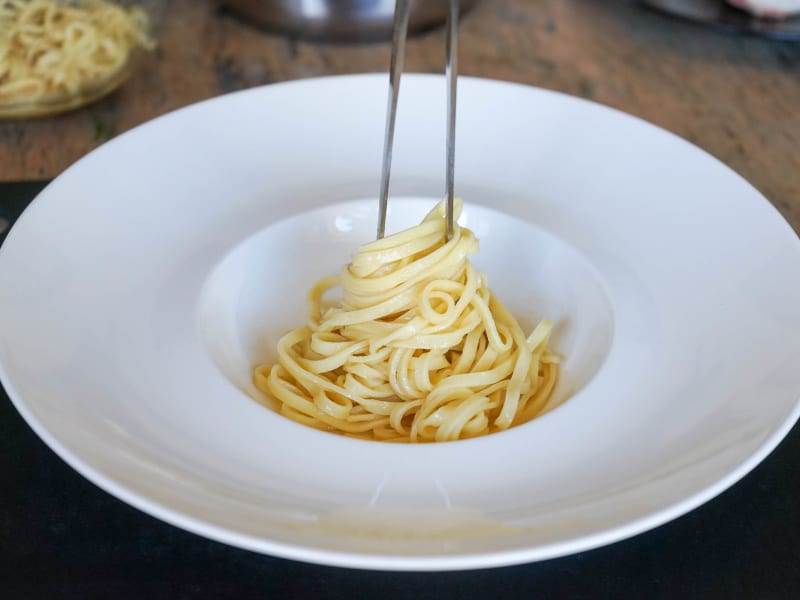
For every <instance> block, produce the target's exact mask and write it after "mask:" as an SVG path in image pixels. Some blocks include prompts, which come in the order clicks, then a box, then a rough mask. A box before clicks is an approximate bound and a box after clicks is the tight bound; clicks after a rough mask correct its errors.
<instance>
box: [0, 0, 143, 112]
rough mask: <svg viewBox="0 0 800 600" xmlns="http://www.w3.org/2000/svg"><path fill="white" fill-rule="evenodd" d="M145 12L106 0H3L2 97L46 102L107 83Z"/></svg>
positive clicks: (133, 43) (137, 41) (133, 44)
mask: <svg viewBox="0 0 800 600" xmlns="http://www.w3.org/2000/svg"><path fill="white" fill-rule="evenodd" d="M147 29H148V22H147V15H146V13H145V12H144V11H143V10H142V9H141V8H139V7H131V8H129V9H125V8H122V7H120V6H117V5H116V4H113V3H111V2H107V1H105V0H64V1H59V0H0V102H6V103H7V102H46V101H50V100H54V99H59V98H63V97H65V96H73V95H76V94H79V93H81V92H83V91H84V90H87V89H91V88H95V87H98V86H101V85H103V84H104V83H105V82H107V81H108V80H110V79H111V78H113V77H114V76H116V75H118V74H119V73H120V72H121V71H122V69H123V68H124V67H125V65H126V64H127V62H128V59H129V57H130V54H131V52H132V51H133V50H134V49H135V48H137V47H142V48H148V49H150V48H153V47H154V42H153V40H152V39H151V38H150V37H149V35H148V33H147Z"/></svg>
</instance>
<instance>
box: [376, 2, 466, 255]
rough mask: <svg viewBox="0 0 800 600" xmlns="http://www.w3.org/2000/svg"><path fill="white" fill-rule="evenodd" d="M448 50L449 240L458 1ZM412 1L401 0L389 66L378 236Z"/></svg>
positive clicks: (450, 16)
mask: <svg viewBox="0 0 800 600" xmlns="http://www.w3.org/2000/svg"><path fill="white" fill-rule="evenodd" d="M448 1H449V7H448V12H447V24H446V28H447V50H446V56H445V78H446V80H447V144H446V152H447V156H446V161H445V164H446V169H445V181H446V198H447V214H446V222H447V226H446V231H447V240H448V241H449V240H451V239H452V237H453V231H454V223H453V212H454V204H455V191H454V188H455V152H456V144H455V141H456V92H457V79H458V3H459V0H448ZM409 8H410V6H409V0H397V3H396V4H395V12H394V24H393V30H392V55H391V62H390V65H389V100H388V106H387V109H386V129H385V133H384V140H383V167H382V169H381V190H380V197H379V204H378V239H380V238H382V237H383V236H384V235H385V233H386V211H387V207H388V203H389V178H390V175H391V170H392V146H393V144H394V124H395V119H396V115H397V98H398V96H399V95H400V76H401V75H402V73H403V60H404V58H405V47H406V37H407V33H408V16H409Z"/></svg>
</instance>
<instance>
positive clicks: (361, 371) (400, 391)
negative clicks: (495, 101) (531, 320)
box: [253, 201, 558, 442]
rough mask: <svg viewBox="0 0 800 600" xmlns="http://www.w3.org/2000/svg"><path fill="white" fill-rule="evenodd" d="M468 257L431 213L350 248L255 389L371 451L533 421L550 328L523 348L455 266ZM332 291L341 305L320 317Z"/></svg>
mask: <svg viewBox="0 0 800 600" xmlns="http://www.w3.org/2000/svg"><path fill="white" fill-rule="evenodd" d="M460 210H461V203H460V201H458V203H457V212H459V213H460ZM477 250H478V242H477V240H476V239H475V236H474V235H473V233H472V232H471V231H470V230H468V229H466V228H462V227H459V226H456V227H455V232H454V234H453V236H452V239H451V240H450V241H447V240H446V238H445V216H444V205H443V203H439V204H438V205H437V206H436V208H435V209H434V210H433V211H431V213H430V214H428V216H427V217H426V218H425V220H424V221H423V222H422V223H421V224H420V225H417V226H415V227H412V228H410V229H408V230H406V231H402V232H400V233H397V234H394V235H391V236H389V237H386V238H383V239H380V240H377V241H375V242H371V243H369V244H366V245H364V246H362V247H361V249H360V250H359V252H358V253H357V254H356V255H355V256H354V257H353V260H352V262H351V263H350V264H349V265H348V266H347V267H346V268H345V269H344V270H343V272H342V273H341V275H340V276H338V277H331V278H327V279H323V280H322V281H320V282H319V283H317V284H316V285H315V286H314V288H312V290H311V292H310V294H309V298H310V302H311V315H310V320H309V323H308V324H307V325H306V326H305V327H301V328H299V329H295V330H293V331H291V332H289V333H288V334H286V335H285V336H283V337H282V338H281V340H280V341H279V343H278V364H276V365H274V366H273V365H260V366H257V367H256V368H255V370H254V376H253V379H254V383H255V385H256V387H257V388H258V389H259V390H261V391H262V392H264V393H266V394H267V395H268V396H270V397H271V398H274V399H275V400H277V401H278V402H279V404H280V411H281V413H282V414H284V415H285V416H287V417H289V418H291V419H293V420H295V421H298V422H300V423H304V424H306V425H310V426H312V427H316V428H318V429H323V430H328V431H333V432H339V433H343V434H346V435H350V436H356V437H360V438H366V439H374V440H384V441H407V442H428V441H450V440H457V439H463V438H470V437H475V436H479V435H484V434H487V433H492V432H494V431H499V430H503V429H507V428H509V427H511V426H513V425H517V424H519V423H523V422H525V421H528V420H530V419H532V418H534V417H536V416H537V415H539V414H540V413H541V412H542V411H543V410H544V409H545V408H546V406H547V403H548V400H549V398H550V395H551V393H552V391H553V388H554V386H555V383H556V380H557V377H558V357H557V356H556V355H554V354H553V353H551V352H550V351H549V350H548V348H547V343H548V339H549V336H550V331H551V327H552V326H551V323H550V322H548V321H541V322H540V323H539V324H538V325H537V326H536V327H535V329H534V330H533V333H531V334H530V336H529V337H527V338H526V336H525V334H524V333H523V331H522V329H521V327H520V325H519V324H518V323H517V321H516V319H514V317H513V316H512V315H511V314H509V312H508V310H506V308H505V307H504V306H503V305H502V304H501V303H500V301H499V300H498V299H497V298H496V297H495V296H494V295H493V294H492V293H491V291H490V290H489V288H488V287H487V285H486V280H485V278H484V276H483V275H482V274H481V273H479V272H478V271H477V270H476V269H475V268H474V267H473V266H472V264H471V263H470V261H469V260H468V259H467V255H468V254H471V253H474V252H477ZM336 285H340V286H341V287H342V291H343V298H342V301H341V302H340V303H337V304H335V305H333V306H329V307H324V306H323V300H322V296H323V294H324V293H325V291H326V290H328V289H330V288H332V287H335V286H336Z"/></svg>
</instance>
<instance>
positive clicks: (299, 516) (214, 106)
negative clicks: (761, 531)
mask: <svg viewBox="0 0 800 600" xmlns="http://www.w3.org/2000/svg"><path fill="white" fill-rule="evenodd" d="M445 93H446V88H445V82H444V79H443V78H442V77H439V76H433V75H408V76H406V77H405V78H404V80H403V91H402V94H401V98H400V104H399V108H398V114H397V129H396V137H395V147H394V159H393V171H392V187H391V195H390V199H389V214H388V222H387V235H386V237H384V238H382V239H380V240H376V239H375V226H376V224H377V213H378V211H377V209H378V206H377V190H378V179H379V173H380V166H381V163H380V160H381V148H382V142H383V125H384V110H385V106H386V105H385V100H386V98H385V94H386V77H385V76H384V75H357V76H343V77H331V78H322V79H309V80H304V81H297V82H290V83H282V84H276V85H270V86H265V87H262V88H256V89H253V90H248V91H244V92H239V93H235V94H231V95H227V96H223V97H221V98H218V99H214V100H209V101H206V102H202V103H199V104H196V105H193V106H190V107H187V108H184V109H182V110H179V111H176V112H173V113H171V114H169V115H166V116H164V117H161V118H159V119H156V120H155V121H152V122H150V123H146V124H144V125H142V126H140V127H137V128H135V129H133V130H131V131H130V132H127V133H125V134H124V135H121V136H119V137H118V138H116V139H115V140H113V141H111V142H109V143H108V144H105V145H103V146H102V147H100V148H99V149H97V150H96V151H94V152H92V153H91V154H89V155H87V156H86V157H85V158H83V159H82V160H80V161H79V162H78V163H76V164H75V165H73V166H72V167H71V168H70V169H68V170H67V171H66V172H64V173H63V174H62V175H61V176H60V177H58V178H57V179H56V180H54V181H53V182H52V183H51V184H50V185H49V186H48V187H47V188H45V190H44V191H43V192H42V193H41V194H40V195H39V196H38V197H37V198H36V199H35V200H34V201H33V202H32V203H31V205H30V206H29V207H28V208H27V209H26V211H25V212H24V213H23V215H22V216H21V217H20V218H19V220H18V221H17V222H16V223H15V225H14V227H13V228H12V230H11V231H10V232H9V234H8V237H7V239H6V241H5V243H4V245H3V246H2V247H1V248H0V378H2V382H3V385H4V387H5V388H6V390H7V391H8V394H9V396H10V397H11V399H12V400H13V402H14V404H15V406H16V407H17V409H18V410H19V412H20V413H21V414H22V416H23V417H24V418H25V419H26V421H27V422H28V423H29V424H30V426H31V427H32V428H33V429H34V431H36V433H37V434H38V435H39V436H40V437H41V438H42V439H43V440H44V441H45V442H46V443H47V444H48V445H49V446H50V447H51V448H52V449H53V450H54V451H55V452H56V453H58V454H59V455H60V456H61V457H62V458H63V459H64V460H65V461H66V462H67V463H69V464H70V465H71V466H72V467H73V468H75V469H76V470H77V471H78V472H80V473H81V474H82V475H83V476H85V477H86V478H88V479H89V480H91V481H92V482H94V483H95V484H96V485H98V486H100V487H101V488H103V489H105V490H107V491H108V492H109V493H111V494H113V495H115V496H117V497H118V498H121V499H122V500H124V501H125V502H127V503H129V504H131V505H132V506H135V507H137V508H139V509H140V510H143V511H145V512H147V513H149V514H151V515H154V516H156V517H158V518H160V519H162V520H164V521H166V522H168V523H172V524H174V525H176V526H179V527H182V528H185V529H187V530H190V531H193V532H195V533H198V534H200V535H203V536H206V537H209V538H211V539H215V540H219V541H221V542H224V543H227V544H231V545H234V546H238V547H242V548H247V549H250V550H253V551H257V552H263V553H266V554H271V555H276V556H282V557H287V558H292V559H297V560H303V561H310V562H317V563H322V564H328V565H339V566H347V567H359V568H372V569H394V570H446V569H467V568H483V567H492V566H500V565H510V564H518V563H523V562H531V561H536V560H543V559H547V558H553V557H557V556H562V555H565V554H570V553H574V552H578V551H582V550H586V549H590V548H594V547H597V546H601V545H604V544H609V543H611V542H614V541H616V540H620V539H623V538H627V537H630V536H633V535H636V534H639V533H642V532H645V531H647V530H648V529H651V528H653V527H656V526H658V525H660V524H662V523H665V522H667V521H669V520H671V519H675V518H677V517H679V516H681V515H682V514H684V513H686V512H687V511H690V510H692V509H694V508H695V507H697V506H699V505H700V504H702V503H703V502H705V501H707V500H709V499H710V498H712V497H714V496H716V495H717V494H719V493H721V492H722V491H724V490H725V489H727V488H728V487H729V486H731V485H733V484H735V483H736V482H737V481H738V480H739V479H740V478H741V477H742V476H744V475H745V474H746V473H747V472H749V471H750V470H751V469H752V468H754V467H755V466H756V465H757V464H758V463H759V462H760V461H761V460H762V459H763V458H764V457H765V456H766V455H767V454H768V453H769V452H771V451H772V449H773V448H774V447H775V446H776V445H777V444H778V443H779V442H780V440H781V439H782V438H783V437H784V436H785V435H786V433H787V432H788V431H789V430H790V428H791V427H792V426H793V425H794V423H795V421H796V420H797V417H798V411H799V410H800V409H799V408H798V400H799V399H800V371H798V369H797V368H796V366H797V364H798V362H799V361H800V338H799V337H798V336H796V335H791V334H789V333H787V332H796V331H800V277H798V273H800V240H798V237H797V235H796V234H795V233H794V232H793V231H792V229H791V227H790V226H789V225H788V224H787V223H786V222H785V221H784V220H783V218H782V217H781V216H780V215H779V214H778V212H777V211H776V210H775V209H774V208H773V207H772V206H771V204H770V203H769V202H768V201H767V200H766V199H765V198H764V197H763V196H762V195H761V194H760V193H759V192H758V191H756V190H755V189H754V188H753V187H752V186H750V185H749V184H748V183H747V182H746V181H744V180H743V179H742V178H741V177H740V176H738V175H737V174H736V173H734V172H733V171H731V170H730V169H729V168H728V167H726V166H725V165H723V164H722V163H720V162H719V161H717V160H716V159H714V158H713V157H711V156H709V155H708V154H706V153H705V152H703V151H702V150H700V149H698V148H696V147H695V146H692V145H691V144H689V143H688V142H686V141H684V140H681V139H680V138H678V137H676V136H674V135H672V134H670V133H667V132H665V131H663V130H661V129H659V128H657V127H654V126H652V125H650V124H648V123H645V122H643V121H641V120H638V119H636V118H633V117H631V116H628V115H626V114H623V113H620V112H618V111H615V110H612V109H609V108H606V107H603V106H600V105H597V104H594V103H591V102H587V101H585V100H581V99H577V98H573V97H569V96H565V95H563V94H558V93H555V92H551V91H545V90H541V89H536V88H531V87H526V86H521V85H515V84H510V83H503V82H497V81H487V80H480V79H473V78H469V77H465V78H462V79H460V81H459V99H458V101H459V110H458V119H459V121H458V139H457V149H456V156H457V160H456V193H457V194H458V196H459V198H460V200H459V203H458V219H457V223H456V226H455V228H454V233H453V236H452V237H450V238H448V237H447V236H446V235H445V226H444V221H443V212H442V205H441V196H442V194H443V191H444V181H443V173H444V161H443V158H444V156H445V148H444V144H445V139H444V131H443V127H442V124H443V123H444V122H445V114H444V107H445V102H444V99H445ZM498 107H502V110H498ZM76 214H79V215H81V219H80V220H76V219H75V218H74V215H76ZM65 223H69V224H70V226H69V227H65V226H64V224H65Z"/></svg>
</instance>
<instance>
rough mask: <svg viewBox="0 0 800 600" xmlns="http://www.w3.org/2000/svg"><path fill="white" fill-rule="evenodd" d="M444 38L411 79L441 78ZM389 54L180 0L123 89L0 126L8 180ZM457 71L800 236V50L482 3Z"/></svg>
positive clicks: (544, 6) (616, 14)
mask: <svg viewBox="0 0 800 600" xmlns="http://www.w3.org/2000/svg"><path fill="white" fill-rule="evenodd" d="M443 46H444V41H443V32H442V30H441V29H439V30H434V31H431V32H428V33H425V34H423V35H420V36H416V37H414V38H413V39H411V40H410V41H409V44H408V49H407V58H406V70H407V71H415V72H441V71H442V68H443V61H444V48H443ZM388 56H389V48H388V44H383V43H371V44H323V43H312V42H306V41H301V40H296V39H291V38H288V37H284V36H281V35H274V34H270V33H265V32H262V31H260V30H258V29H256V28H253V27H251V26H249V25H247V24H245V23H242V22H240V21H239V20H238V19H236V18H235V17H234V16H232V15H230V14H228V13H227V12H225V11H223V10H221V9H219V8H218V7H217V6H216V4H215V3H214V2H213V0H172V1H170V2H168V7H167V10H166V16H165V19H164V22H163V25H162V28H161V31H160V47H159V49H158V51H157V53H156V54H155V55H154V56H152V57H150V58H149V59H148V60H147V61H146V63H145V64H144V65H143V68H141V69H140V70H139V71H137V72H136V73H135V74H134V75H133V77H132V78H131V79H130V80H129V81H128V82H127V83H126V84H125V85H124V86H123V87H122V88H121V89H120V90H118V91H117V92H115V93H114V94H112V95H111V96H109V97H107V98H105V99H103V100H101V101H99V102H97V103H95V104H94V105H92V106H90V107H87V108H84V109H81V110H78V111H75V112H72V113H69V114H66V115H62V116H58V117H52V118H45V119H39V120H22V121H5V122H0V181H14V180H22V179H40V178H51V177H54V176H56V175H58V174H59V173H60V172H61V171H63V170H64V169H65V168H66V167H67V166H69V165H70V164H71V163H73V162H74V161H76V160H77V159H78V158H80V157H81V156H83V155H84V154H86V153H87V152H89V151H91V150H92V149H94V148H96V147H97V146H98V145H100V144H101V143H103V142H105V141H106V140H107V139H109V138H110V137H112V136H114V135H117V134H119V133H121V132H123V131H125V130H127V129H130V128H131V127H133V126H135V125H137V124H139V123H142V122H144V121H146V120H148V119H151V118H153V117H155V116H158V115H161V114H164V113H166V112H168V111H171V110H173V109H176V108H179V107H182V106H185V105H187V104H190V103H193V102H197V101H199V100H204V99H206V98H211V97H213V96H217V95H219V94H222V93H226V92H231V91H235V90H240V89H244V88H248V87H253V86H257V85H262V84H267V83H272V82H277V81H285V80H290V79H299V78H306V77H315V76H320V75H328V74H341V73H358V72H374V71H385V70H386V69H387V65H388ZM460 70H461V73H463V74H465V75H474V76H479V77H488V78H493V79H502V80H508V81H516V82H521V83H526V84H531V85H537V86H541V87H545V88H550V89H554V90H559V91H563V92H566V93H568V94H574V95H578V96H583V97H586V98H589V99H592V100H595V101H597V102H601V103H603V104H606V105H609V106H612V107H615V108H618V109H620V110H623V111H625V112H627V113H630V114H633V115H636V116H639V117H641V118H643V119H646V120H648V121H651V122H653V123H655V124H657V125H660V126H661V127H664V128H666V129H668V130H670V131H672V132H674V133H676V134H677V135H679V136H681V137H683V138H686V139H688V140H690V141H691V142H693V143H695V144H697V145H698V146H700V147H701V148H704V149H705V150H707V151H708V152H710V153H711V154H713V155H714V156H716V157H718V158H719V159H720V160H722V161H723V162H725V163H726V164H728V165H729V166H731V167H732V168H733V169H734V170H736V171H738V172H739V173H741V174H742V175H743V176H744V177H745V178H746V179H748V180H749V181H750V182H752V183H753V185H755V187H757V188H758V189H759V190H760V191H761V192H762V193H764V194H765V195H766V196H767V197H768V198H769V199H770V200H771V201H772V202H773V203H774V204H775V206H776V207H777V208H778V210H780V212H781V213H782V214H783V215H784V216H785V217H786V218H787V220H789V222H790V223H791V224H792V226H793V227H794V228H795V230H796V231H800V44H792V43H789V42H775V41H768V40H764V39H760V38H755V37H745V36H730V35H725V34H720V33H717V32H714V31H710V30H707V29H705V28H702V27H700V26H697V25H693V24H690V23H685V22H682V21H679V20H674V19H670V18H668V17H664V16H662V15H660V14H657V13H654V12H651V11H649V10H647V9H644V8H641V7H639V6H636V5H632V4H629V3H626V2H622V1H621V0H605V1H600V0H482V1H481V2H480V3H479V4H478V5H477V7H476V8H475V9H474V10H473V11H471V12H470V13H468V14H467V15H466V16H465V17H464V19H463V21H462V29H461V57H460Z"/></svg>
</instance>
